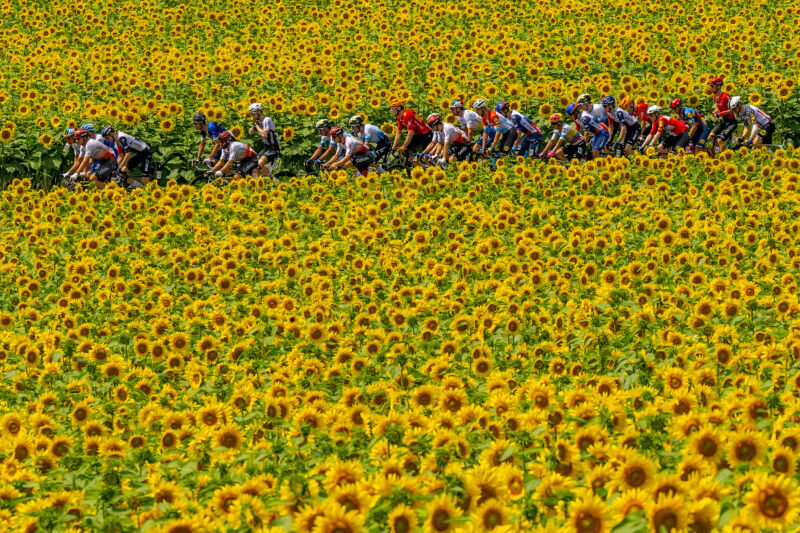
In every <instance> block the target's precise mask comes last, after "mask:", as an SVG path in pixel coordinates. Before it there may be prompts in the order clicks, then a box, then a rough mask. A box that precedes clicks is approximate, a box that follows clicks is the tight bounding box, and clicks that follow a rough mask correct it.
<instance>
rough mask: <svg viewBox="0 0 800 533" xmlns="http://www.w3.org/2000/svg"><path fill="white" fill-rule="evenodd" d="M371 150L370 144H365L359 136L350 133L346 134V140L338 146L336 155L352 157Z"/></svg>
mask: <svg viewBox="0 0 800 533" xmlns="http://www.w3.org/2000/svg"><path fill="white" fill-rule="evenodd" d="M367 150H369V146H367V145H366V144H364V143H363V142H362V141H361V140H359V139H358V138H357V137H353V136H352V135H350V134H349V133H345V134H344V141H343V142H341V143H339V145H338V146H337V147H336V155H338V156H340V157H341V156H349V157H352V156H353V155H355V154H360V153H362V152H366V151H367Z"/></svg>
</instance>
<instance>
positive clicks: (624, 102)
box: [619, 97, 633, 109]
mask: <svg viewBox="0 0 800 533" xmlns="http://www.w3.org/2000/svg"><path fill="white" fill-rule="evenodd" d="M632 103H633V98H631V97H626V98H623V99H622V102H621V103H620V104H619V105H620V106H621V107H622V108H623V109H625V108H627V107H628V106H629V105H631V104H632Z"/></svg>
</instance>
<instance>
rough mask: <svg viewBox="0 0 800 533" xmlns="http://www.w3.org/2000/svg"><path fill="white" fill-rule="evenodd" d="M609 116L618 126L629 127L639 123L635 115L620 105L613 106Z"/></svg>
mask: <svg viewBox="0 0 800 533" xmlns="http://www.w3.org/2000/svg"><path fill="white" fill-rule="evenodd" d="M609 116H610V117H611V118H612V120H614V121H615V122H616V123H617V124H619V125H620V126H622V125H625V126H628V127H631V126H638V125H639V121H638V120H636V117H634V116H633V115H631V114H630V113H628V112H627V111H625V110H624V109H622V108H621V107H614V111H613V112H612V114H611V115H609Z"/></svg>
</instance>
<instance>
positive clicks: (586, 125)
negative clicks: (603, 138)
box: [577, 111, 608, 135]
mask: <svg viewBox="0 0 800 533" xmlns="http://www.w3.org/2000/svg"><path fill="white" fill-rule="evenodd" d="M577 124H578V127H579V128H581V129H584V130H586V131H588V132H589V133H592V134H594V135H598V134H600V133H602V132H604V131H605V132H607V131H608V127H607V126H606V125H605V124H603V123H602V122H600V121H599V120H598V119H596V118H595V117H594V116H593V115H592V114H591V113H589V112H588V111H581V115H580V117H578V122H577Z"/></svg>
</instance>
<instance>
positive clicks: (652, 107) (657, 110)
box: [647, 105, 661, 115]
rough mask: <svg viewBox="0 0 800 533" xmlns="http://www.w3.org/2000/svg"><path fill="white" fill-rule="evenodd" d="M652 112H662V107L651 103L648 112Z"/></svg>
mask: <svg viewBox="0 0 800 533" xmlns="http://www.w3.org/2000/svg"><path fill="white" fill-rule="evenodd" d="M651 113H661V108H660V107H659V106H657V105H651V106H650V107H648V108H647V114H648V115H649V114H651Z"/></svg>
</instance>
